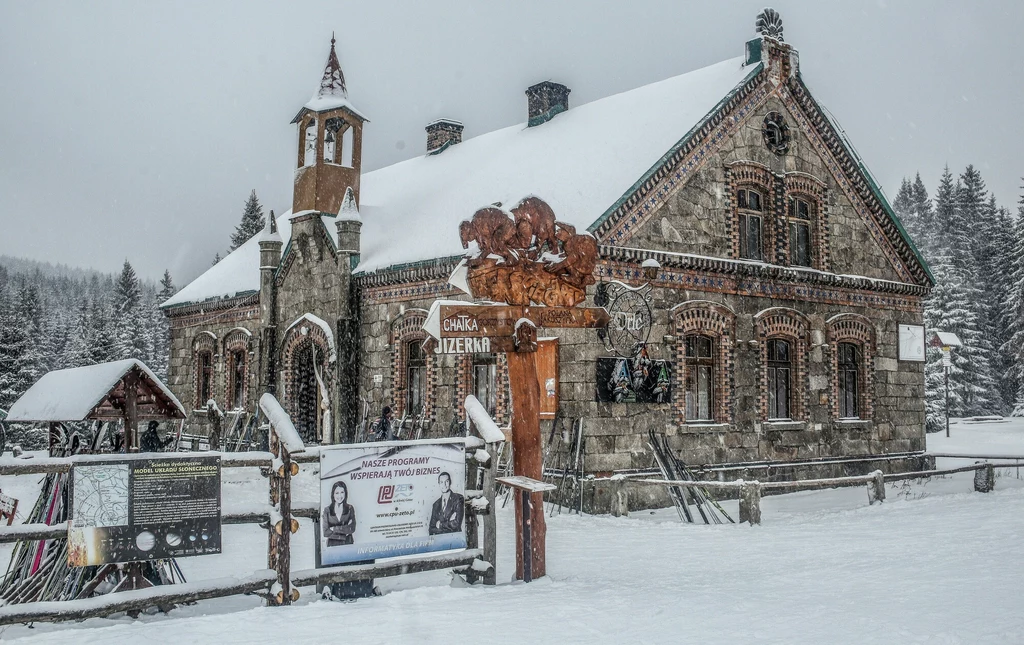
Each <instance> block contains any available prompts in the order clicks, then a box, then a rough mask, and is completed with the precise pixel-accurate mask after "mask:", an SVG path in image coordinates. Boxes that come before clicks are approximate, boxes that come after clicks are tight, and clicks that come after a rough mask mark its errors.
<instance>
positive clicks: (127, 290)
mask: <svg viewBox="0 0 1024 645" xmlns="http://www.w3.org/2000/svg"><path fill="white" fill-rule="evenodd" d="M145 324H146V317H145V312H144V311H143V308H142V292H141V290H140V288H139V278H138V276H137V275H136V274H135V269H133V268H132V265H131V264H130V263H129V262H128V260H125V261H124V267H123V268H122V269H121V275H120V276H119V277H118V279H117V284H116V285H115V287H114V329H115V334H114V338H115V349H114V354H115V356H116V357H117V358H118V359H124V358H136V359H138V360H140V361H145V360H146V358H147V354H148V353H149V352H148V343H147V341H148V338H147V334H146V328H145Z"/></svg>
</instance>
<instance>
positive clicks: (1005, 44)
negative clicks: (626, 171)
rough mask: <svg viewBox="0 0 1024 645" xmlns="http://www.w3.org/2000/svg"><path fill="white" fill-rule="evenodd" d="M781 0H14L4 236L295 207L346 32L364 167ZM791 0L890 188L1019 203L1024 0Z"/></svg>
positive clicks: (732, 38)
mask: <svg viewBox="0 0 1024 645" xmlns="http://www.w3.org/2000/svg"><path fill="white" fill-rule="evenodd" d="M764 4H765V0H757V1H732V2H728V3H726V2H699V3H695V2H683V1H680V0H662V1H654V0H650V1H648V0H629V1H628V2H623V1H622V0H611V1H595V0H578V1H574V2H559V1H555V0H540V1H536V2H532V1H531V2H514V3H513V2H484V1H480V0H468V1H466V2H448V1H443V2H442V1H441V0H431V1H430V2H386V1H383V0H378V1H373V2H367V1H362V2H355V1H334V2H316V1H312V0H306V1H305V2H302V3H293V2H288V3H285V2H256V1H248V2H238V3H227V2H217V1H212V0H206V1H203V2H196V3H184V2H175V3H169V2H164V3H157V2H144V3H143V2H125V3H99V2H78V1H75V2H68V3H53V2H37V1H36V2H16V1H14V0H0V224H2V227H0V253H6V254H11V255H18V256H23V257H30V258H36V259H40V260H49V261H51V262H63V263H67V264H71V265H77V266H83V267H92V268H95V269H99V270H103V271H115V270H117V269H118V268H119V267H120V265H121V263H122V262H123V261H124V259H125V258H128V259H129V260H130V261H131V262H132V263H133V264H134V265H135V267H136V269H137V270H138V271H139V272H140V273H141V274H142V275H144V276H147V277H150V278H156V277H158V276H159V275H160V274H161V273H162V272H163V269H164V268H169V269H170V270H171V273H172V275H173V276H174V277H175V279H176V282H177V283H178V285H179V286H181V285H183V284H184V283H185V282H187V281H188V280H189V279H191V278H193V277H195V275H197V274H198V273H199V272H200V271H201V270H203V269H204V268H205V267H206V266H208V265H209V262H210V260H211V259H212V258H213V256H214V254H215V253H216V252H218V251H220V252H223V251H224V249H225V248H226V247H227V246H228V244H229V235H230V233H231V232H232V230H233V229H234V226H235V225H236V224H237V222H238V219H239V217H240V215H241V212H242V206H243V204H244V202H245V199H246V197H247V196H248V194H249V191H250V190H252V189H256V192H257V194H258V195H259V197H260V199H261V201H262V202H263V204H264V206H265V208H266V209H271V208H273V209H275V210H277V212H278V213H280V212H281V211H283V210H286V209H287V208H289V207H290V205H291V194H292V170H293V168H292V164H293V161H294V158H295V152H294V149H293V148H294V141H295V136H296V135H295V131H294V126H292V125H290V124H289V122H290V121H291V119H292V117H293V116H294V115H295V113H296V112H297V111H298V108H299V107H301V105H302V104H303V103H304V102H305V101H306V100H308V99H309V97H310V95H311V94H312V93H313V90H314V89H315V88H317V87H318V83H319V80H320V76H321V74H322V71H323V64H324V62H325V60H326V57H327V53H328V48H329V45H330V43H329V41H330V37H331V31H332V30H335V31H336V32H337V38H338V54H339V57H340V59H341V64H342V67H343V69H344V72H345V77H346V79H347V81H348V87H349V93H350V98H351V99H352V101H353V103H355V105H357V106H358V107H359V109H360V110H361V111H362V112H363V113H365V114H366V115H367V116H368V117H369V119H370V123H369V124H368V125H367V126H366V128H365V130H364V132H365V134H364V143H363V170H364V171H367V170H372V169H375V168H379V167H381V166H384V165H388V164H390V163H394V162H396V161H400V160H402V159H406V158H408V157H411V156H415V155H419V154H423V152H424V150H425V143H426V137H425V134H424V131H423V126H424V125H426V124H427V123H428V122H430V121H432V120H433V119H436V118H439V117H448V118H454V119H458V120H461V121H463V122H464V123H465V125H466V130H465V136H466V137H472V136H475V135H478V134H481V133H484V132H488V131H490V130H494V129H497V128H500V127H504V126H507V125H511V124H514V123H519V122H523V121H525V119H526V98H525V95H524V93H523V92H524V90H525V88H526V87H527V86H528V85H530V84H532V83H535V82H537V81H540V80H545V79H551V80H554V81H558V82H562V83H565V84H567V85H568V86H569V87H571V88H572V95H571V97H570V105H571V106H572V105H580V104H581V103H586V102H589V101H593V100H595V99H598V98H601V97H603V96H607V95H610V94H614V93H617V92H621V91H623V90H628V89H631V88H634V87H638V86H640V85H644V84H647V83H650V82H653V81H657V80H661V79H663V78H667V77H670V76H674V75H677V74H681V73H685V72H687V71H690V70H693V69H697V68H699V67H703V66H705V65H709V64H712V63H715V62H718V61H720V60H724V59H727V58H732V57H735V56H739V55H741V54H742V52H743V43H744V41H745V40H747V39H748V38H750V37H751V36H752V35H753V24H754V18H755V16H756V14H757V13H758V11H760V9H761V8H762V7H763V6H764ZM772 6H774V7H775V8H776V9H777V10H778V11H779V12H780V13H781V14H782V18H783V23H784V26H785V39H786V41H787V42H789V43H792V44H793V45H794V46H795V47H796V48H797V49H798V50H799V51H800V60H801V69H802V70H803V74H804V78H805V80H806V82H807V84H808V85H809V87H810V88H811V90H812V92H813V93H814V94H815V96H816V97H817V98H818V100H819V101H821V102H822V103H823V104H824V105H825V106H826V107H827V108H828V109H829V110H830V111H831V112H832V113H833V114H834V115H835V116H836V117H837V118H838V119H839V121H840V123H841V124H842V125H843V127H844V128H845V129H846V131H847V132H848V134H849V135H850V137H851V139H852V141H853V142H854V144H855V145H856V147H857V148H858V150H859V152H860V153H861V155H862V157H863V158H864V159H865V161H866V162H867V164H868V167H869V168H871V169H872V171H873V173H874V174H875V175H876V177H877V178H878V180H879V181H880V182H881V183H882V185H883V187H884V189H885V190H886V193H887V194H888V195H889V197H890V198H893V197H894V196H895V193H896V190H897V189H898V188H899V182H900V179H901V178H902V177H903V176H904V175H907V174H910V175H912V174H913V173H914V171H916V170H920V171H921V174H922V177H923V178H924V180H925V183H926V184H927V186H928V189H929V192H932V193H933V192H934V189H935V184H936V182H937V179H938V176H939V174H940V172H941V170H942V167H943V165H945V164H947V163H948V164H949V165H950V167H951V168H952V169H953V170H954V171H955V172H960V171H961V170H962V168H963V167H964V166H965V165H966V164H968V163H973V164H975V165H976V166H977V167H979V168H980V169H981V172H982V174H983V176H984V178H985V180H986V182H987V183H988V186H989V188H990V189H991V190H993V191H994V192H995V194H996V196H997V197H998V199H999V200H1000V202H1001V203H1002V204H1005V205H1007V206H1012V205H1014V204H1015V203H1016V201H1017V198H1018V196H1019V194H1020V190H1019V186H1020V177H1021V175H1022V174H1024V158H1022V155H1021V154H1020V151H1019V148H1020V146H1021V142H1022V141H1024V119H1022V118H1021V116H1022V106H1024V62H1022V59H1024V54H1022V53H1021V51H1022V50H1021V42H1020V39H1021V34H1022V33H1024V2H1021V1H1020V0H1007V1H1005V2H994V1H992V2H963V1H962V0H960V1H957V2H930V1H929V2H924V1H922V2H904V1H897V0H871V1H870V2H856V3H855V2H836V1H827V0H819V1H816V2H797V1H795V0H787V1H778V2H774V4H773V5H772ZM570 109H571V108H570ZM666 109H671V106H666ZM682 134H684V133H682V132H680V136H682ZM653 161H654V160H652V162H653Z"/></svg>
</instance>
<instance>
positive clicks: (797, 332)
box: [754, 307, 811, 421]
mask: <svg viewBox="0 0 1024 645" xmlns="http://www.w3.org/2000/svg"><path fill="white" fill-rule="evenodd" d="M810 329H811V324H810V321H809V320H808V319H807V316H805V315H803V314H802V313H800V312H799V311H797V310H795V309H788V308H786V307H773V308H771V309H765V310H763V311H760V312H758V313H757V314H756V315H755V316H754V333H755V334H757V340H758V352H759V354H760V359H761V362H760V367H759V370H758V372H759V373H758V385H759V393H758V409H759V412H760V418H761V420H762V421H765V420H767V419H768V342H767V341H768V340H770V339H773V338H781V339H785V340H788V341H790V342H791V343H792V345H793V358H792V363H793V381H792V392H791V395H790V396H792V399H793V400H792V402H791V404H792V408H793V409H792V412H793V414H792V418H793V419H794V420H806V419H807V411H808V409H809V406H810V400H809V395H808V383H807V345H808V335H809V333H810Z"/></svg>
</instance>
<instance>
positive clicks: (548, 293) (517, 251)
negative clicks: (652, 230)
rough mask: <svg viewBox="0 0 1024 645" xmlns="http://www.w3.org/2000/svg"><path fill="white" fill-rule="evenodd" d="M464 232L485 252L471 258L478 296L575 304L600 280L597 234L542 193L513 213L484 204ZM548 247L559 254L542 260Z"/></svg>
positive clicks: (471, 275)
mask: <svg viewBox="0 0 1024 645" xmlns="http://www.w3.org/2000/svg"><path fill="white" fill-rule="evenodd" d="M459 235H460V237H461V239H462V247H463V248H469V243H470V242H471V241H473V240H475V241H476V243H477V245H478V246H479V247H480V255H478V256H477V257H475V258H471V259H470V260H468V261H467V263H466V264H467V269H468V272H467V276H466V278H467V283H468V286H469V289H470V291H471V293H472V295H473V297H474V298H478V299H486V300H493V301H495V302H504V303H507V304H510V305H529V304H531V303H535V304H540V305H546V306H549V307H575V306H577V305H579V304H580V303H581V302H583V301H584V300H585V299H586V296H587V293H586V288H587V287H588V286H589V285H591V284H594V282H595V281H596V280H595V279H594V276H593V273H594V269H595V267H596V266H597V258H598V248H597V240H596V239H594V237H593V236H592V235H589V234H577V233H576V228H575V227H573V226H571V225H569V224H565V223H563V222H558V221H556V220H555V213H554V211H552V210H551V207H550V206H548V205H547V204H546V203H545V202H544V200H542V199H540V198H539V197H527V198H525V199H523V200H522V201H521V202H519V203H518V204H517V205H516V206H515V208H513V209H512V216H511V217H510V216H509V215H508V213H506V212H505V211H503V210H501V209H500V208H494V207H487V208H481V209H480V210H478V211H477V212H476V213H474V214H473V217H472V219H470V220H468V221H465V222H462V224H461V225H460V226H459ZM545 248H547V250H548V252H549V253H551V254H552V255H554V256H558V257H557V258H555V259H554V261H547V262H542V261H540V260H539V259H538V258H540V257H541V254H542V252H543V250H544V249H545ZM493 256H497V258H496V257H493ZM498 258H501V259H500V260H499V259H498Z"/></svg>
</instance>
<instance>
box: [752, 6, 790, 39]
mask: <svg viewBox="0 0 1024 645" xmlns="http://www.w3.org/2000/svg"><path fill="white" fill-rule="evenodd" d="M754 29H755V30H756V31H757V33H758V34H760V35H762V36H767V37H768V38H774V39H775V40H777V41H779V42H780V43H781V42H783V40H782V16H780V15H779V12H778V11H776V10H774V9H772V8H771V7H765V8H764V9H762V10H761V13H759V14H757V19H756V20H755V21H754Z"/></svg>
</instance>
